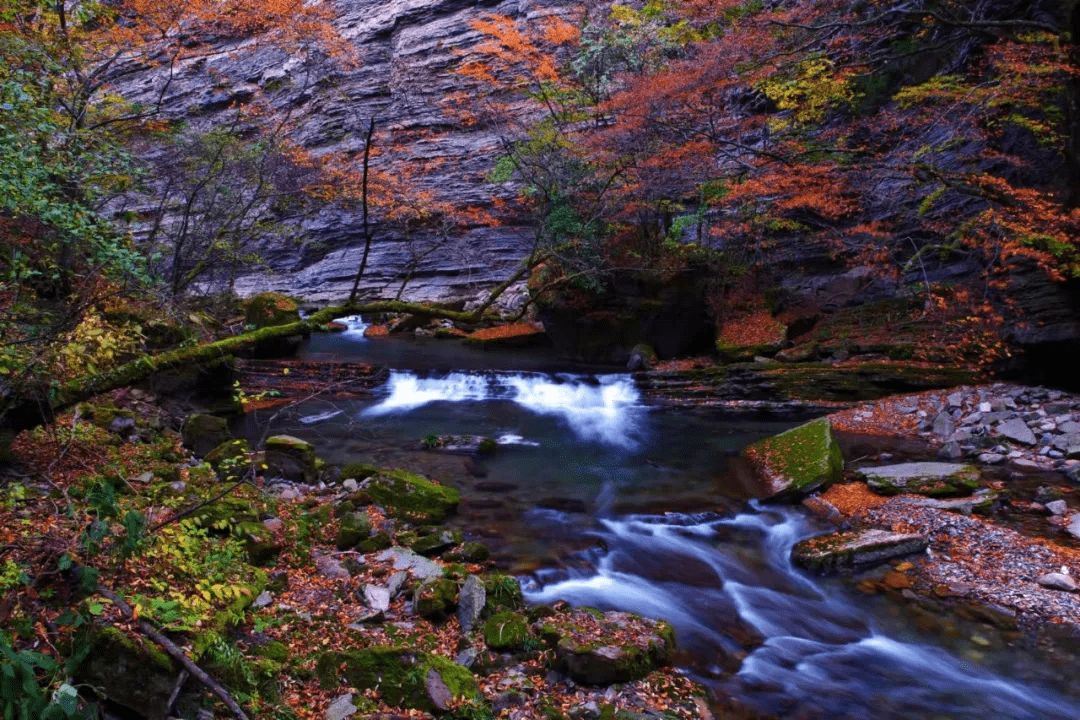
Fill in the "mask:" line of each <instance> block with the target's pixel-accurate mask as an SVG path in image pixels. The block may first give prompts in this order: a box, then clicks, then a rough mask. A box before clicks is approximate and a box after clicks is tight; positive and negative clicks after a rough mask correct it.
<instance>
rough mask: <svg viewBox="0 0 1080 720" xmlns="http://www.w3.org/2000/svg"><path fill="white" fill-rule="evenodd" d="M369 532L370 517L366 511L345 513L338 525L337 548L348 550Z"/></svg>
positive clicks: (366, 536) (365, 537)
mask: <svg viewBox="0 0 1080 720" xmlns="http://www.w3.org/2000/svg"><path fill="white" fill-rule="evenodd" d="M370 534H371V519H370V518H369V517H368V515H367V513H363V512H350V513H346V514H345V515H344V516H343V517H342V518H341V522H340V524H339V525H338V532H337V543H336V544H337V549H338V550H349V549H351V548H354V547H356V546H357V545H359V544H360V542H361V541H362V540H366V539H367V538H368V536H369V535H370Z"/></svg>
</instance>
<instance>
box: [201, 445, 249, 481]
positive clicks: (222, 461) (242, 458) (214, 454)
mask: <svg viewBox="0 0 1080 720" xmlns="http://www.w3.org/2000/svg"><path fill="white" fill-rule="evenodd" d="M250 452H251V447H250V446H249V445H248V443H247V440H243V439H240V440H227V441H225V442H223V443H221V444H220V445H218V446H217V447H216V448H214V449H213V450H211V451H210V452H208V453H207V454H206V456H205V457H204V458H203V459H204V460H206V462H208V463H210V467H212V468H214V470H215V471H217V473H218V474H219V475H222V476H228V475H239V474H240V471H241V469H242V467H243V465H244V464H245V463H246V462H247V459H248V454H249V453H250Z"/></svg>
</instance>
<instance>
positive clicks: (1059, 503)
mask: <svg viewBox="0 0 1080 720" xmlns="http://www.w3.org/2000/svg"><path fill="white" fill-rule="evenodd" d="M1046 509H1047V510H1049V511H1050V513H1051V514H1053V515H1064V514H1065V513H1066V512H1067V511H1068V509H1069V505H1068V503H1066V502H1065V501H1064V500H1051V501H1050V502H1048V503H1046Z"/></svg>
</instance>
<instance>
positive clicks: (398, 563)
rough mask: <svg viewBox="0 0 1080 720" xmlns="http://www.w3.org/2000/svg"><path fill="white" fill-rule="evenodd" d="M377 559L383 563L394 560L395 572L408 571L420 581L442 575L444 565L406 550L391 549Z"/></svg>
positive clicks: (380, 554) (383, 552)
mask: <svg viewBox="0 0 1080 720" xmlns="http://www.w3.org/2000/svg"><path fill="white" fill-rule="evenodd" d="M376 559H377V560H381V561H383V562H386V561H387V560H392V561H393V563H394V569H395V570H408V571H409V572H411V573H412V575H413V577H415V578H417V579H418V580H428V579H430V578H437V577H440V576H441V575H442V570H443V569H442V565H440V564H439V563H437V562H435V561H434V560H428V559H427V558H426V557H424V556H423V555H417V554H416V553H414V552H413V551H412V550H406V549H405V548H400V547H392V548H389V549H387V550H384V551H382V552H381V553H379V555H378V556H377V557H376Z"/></svg>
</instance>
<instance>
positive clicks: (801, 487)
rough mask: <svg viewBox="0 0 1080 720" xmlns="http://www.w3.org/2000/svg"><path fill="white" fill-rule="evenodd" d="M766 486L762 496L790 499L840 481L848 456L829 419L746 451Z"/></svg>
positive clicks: (746, 455)
mask: <svg viewBox="0 0 1080 720" xmlns="http://www.w3.org/2000/svg"><path fill="white" fill-rule="evenodd" d="M743 454H744V456H745V457H746V458H748V459H749V460H750V461H751V463H753V464H754V466H755V468H756V471H757V474H758V477H759V478H760V480H761V483H762V497H763V498H765V499H768V500H790V499H797V498H799V497H801V496H804V495H807V494H809V493H811V492H813V491H814V490H817V489H819V488H822V487H824V486H826V485H829V484H831V483H833V482H835V481H837V480H839V479H840V477H841V475H842V474H843V472H844V457H843V455H842V454H841V452H840V446H839V444H838V443H837V442H836V436H835V435H834V434H833V430H832V423H831V422H830V421H829V419H828V418H819V419H817V420H813V421H811V422H808V423H806V424H805V425H800V426H799V427H797V428H793V429H791V430H788V431H787V432H783V433H780V434H779V435H775V436H773V437H771V438H766V439H765V440H761V441H759V442H756V443H754V444H753V445H751V446H750V447H748V448H746V450H744V451H743Z"/></svg>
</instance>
